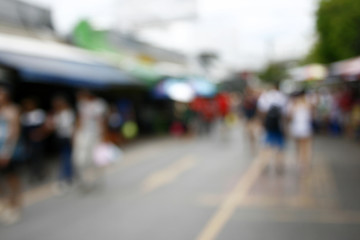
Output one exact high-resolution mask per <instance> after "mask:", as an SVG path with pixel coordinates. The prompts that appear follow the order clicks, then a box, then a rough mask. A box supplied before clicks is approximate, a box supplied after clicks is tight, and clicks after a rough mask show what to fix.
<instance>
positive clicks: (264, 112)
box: [257, 84, 287, 171]
mask: <svg viewBox="0 0 360 240" xmlns="http://www.w3.org/2000/svg"><path fill="white" fill-rule="evenodd" d="M286 105H287V97H286V96H285V95H284V94H283V93H282V92H280V91H279V86H278V85H277V84H276V85H273V86H272V87H271V89H269V90H268V91H265V92H264V93H262V94H261V95H260V97H259V99H258V104H257V107H258V112H259V115H260V119H262V121H263V123H264V131H265V145H266V146H267V147H268V148H269V149H270V150H272V151H271V152H272V153H275V161H276V165H275V166H276V169H277V170H278V171H281V169H282V168H283V164H284V163H283V150H284V147H285V131H284V122H285V119H284V116H285V115H284V114H285V109H286Z"/></svg>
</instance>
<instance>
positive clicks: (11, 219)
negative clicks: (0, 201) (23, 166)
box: [1, 162, 22, 224]
mask: <svg viewBox="0 0 360 240" xmlns="http://www.w3.org/2000/svg"><path fill="white" fill-rule="evenodd" d="M18 167H19V164H18V163H16V162H12V163H10V164H9V166H7V168H6V172H5V174H4V176H5V185H7V187H8V195H7V199H6V200H7V203H6V205H5V209H4V211H3V213H2V215H1V220H2V221H3V222H4V223H6V224H13V223H15V222H17V221H18V220H19V219H20V211H21V206H22V204H21V202H22V199H21V181H20V177H19V175H18Z"/></svg>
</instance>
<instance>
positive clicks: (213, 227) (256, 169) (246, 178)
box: [196, 153, 267, 240]
mask: <svg viewBox="0 0 360 240" xmlns="http://www.w3.org/2000/svg"><path fill="white" fill-rule="evenodd" d="M266 162H267V157H266V153H262V154H260V155H259V157H258V158H256V159H255V160H254V162H253V163H252V164H251V165H250V167H249V168H248V170H247V171H246V172H245V174H244V175H243V176H242V177H241V179H240V181H239V182H238V184H237V185H236V186H235V188H234V189H233V191H232V192H231V193H230V194H229V195H228V197H227V198H226V199H225V200H224V201H223V203H222V204H221V205H220V207H219V208H218V210H217V211H216V213H215V215H214V216H213V217H212V218H211V219H210V221H209V222H208V223H207V225H206V226H205V228H204V229H203V231H202V232H201V233H200V235H199V236H198V237H197V238H196V239H197V240H212V239H215V238H216V237H217V235H218V234H219V232H220V231H221V229H222V228H223V226H224V225H225V224H226V222H227V221H228V220H229V219H230V218H231V216H232V215H233V213H234V211H235V210H236V208H237V206H238V204H239V202H241V200H242V199H243V198H244V197H245V196H246V194H247V192H248V191H249V190H250V188H251V187H252V185H253V184H254V182H255V181H256V179H257V178H258V176H259V175H260V174H261V171H262V170H263V169H264V167H265V165H266Z"/></svg>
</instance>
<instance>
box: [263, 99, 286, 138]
mask: <svg viewBox="0 0 360 240" xmlns="http://www.w3.org/2000/svg"><path fill="white" fill-rule="evenodd" d="M264 126H265V130H266V131H268V132H279V133H280V132H281V130H282V129H281V108H280V107H279V106H276V105H273V106H271V107H270V109H269V111H268V112H267V114H266V117H265V123H264Z"/></svg>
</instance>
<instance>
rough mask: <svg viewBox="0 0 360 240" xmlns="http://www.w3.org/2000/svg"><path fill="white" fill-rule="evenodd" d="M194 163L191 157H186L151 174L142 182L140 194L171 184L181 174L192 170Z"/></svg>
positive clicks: (194, 160)
mask: <svg viewBox="0 0 360 240" xmlns="http://www.w3.org/2000/svg"><path fill="white" fill-rule="evenodd" d="M195 162H196V159H195V158H194V157H193V156H186V157H184V158H181V159H180V160H179V161H177V162H175V163H173V164H172V165H170V166H169V167H166V168H165V169H162V170H160V171H157V172H155V173H153V174H151V175H150V176H148V177H147V178H146V179H145V180H144V182H143V184H142V192H144V193H148V192H151V191H153V190H155V189H157V188H160V187H162V186H164V185H167V184H169V183H171V182H173V181H174V180H175V179H176V178H177V177H178V176H179V175H181V174H182V173H183V172H185V171H187V170H189V169H190V168H192V167H193V166H194V165H195Z"/></svg>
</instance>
